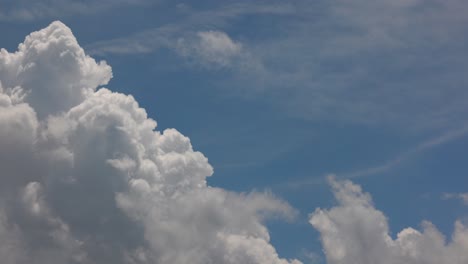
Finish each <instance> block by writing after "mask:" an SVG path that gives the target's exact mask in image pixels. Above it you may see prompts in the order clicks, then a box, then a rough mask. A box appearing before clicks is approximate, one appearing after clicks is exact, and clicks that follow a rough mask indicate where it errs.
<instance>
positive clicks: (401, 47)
mask: <svg viewBox="0 0 468 264" xmlns="http://www.w3.org/2000/svg"><path fill="white" fill-rule="evenodd" d="M179 9H181V11H180V12H182V13H183V14H184V15H181V16H180V19H178V21H176V22H174V21H172V22H169V23H168V24H162V25H159V26H158V27H156V28H153V29H148V30H145V31H142V32H139V33H135V34H133V35H129V36H123V37H119V38H116V39H111V40H105V41H100V42H97V43H94V44H90V45H89V46H88V47H87V48H88V49H89V50H90V51H91V52H92V53H94V54H99V55H103V56H105V54H115V53H119V54H131V53H134V52H153V51H156V50H158V49H161V48H163V49H169V50H173V51H174V50H176V52H177V48H174V47H176V46H177V41H178V40H180V39H183V40H184V41H183V42H184V45H183V46H186V47H192V49H191V50H192V53H190V54H192V56H187V53H184V52H179V53H178V54H179V55H182V58H183V59H188V60H193V59H194V58H196V57H197V58H198V59H200V60H203V58H205V61H206V59H207V57H206V56H205V57H203V56H200V54H202V53H200V50H201V49H200V48H198V49H196V48H193V47H196V46H197V45H199V44H200V43H201V42H200V39H199V38H197V37H193V36H197V34H200V32H209V31H210V30H211V31H214V32H223V33H224V34H226V35H227V36H228V37H229V38H230V39H231V40H232V41H233V42H234V43H241V44H242V49H241V51H242V53H243V54H248V56H243V57H242V56H241V57H242V58H244V62H243V63H238V64H236V65H234V66H235V67H237V68H241V67H245V65H246V64H247V65H250V68H248V70H247V71H232V73H231V74H230V75H229V78H230V81H229V82H224V83H220V84H217V85H216V86H217V87H220V88H221V89H223V88H224V89H225V90H229V91H232V90H235V89H237V90H239V91H240V92H239V94H241V95H242V96H243V95H245V94H248V95H249V96H252V97H255V96H258V95H259V94H263V93H264V92H267V93H270V94H274V95H275V96H271V97H270V101H271V103H272V104H274V105H276V106H278V107H279V108H280V109H283V112H284V114H285V115H292V116H294V117H299V118H302V119H305V120H334V121H336V122H341V123H358V124H366V125H371V126H374V125H377V126H382V125H383V126H390V127H398V129H400V130H406V131H414V130H421V129H439V128H449V129H452V128H454V127H455V125H456V124H457V123H458V122H459V121H460V120H461V119H463V117H464V116H465V115H466V114H467V112H468V109H467V108H466V107H465V103H464V102H465V101H466V99H468V93H467V92H466V89H465V87H466V86H467V85H468V80H467V79H466V77H465V74H464V72H465V71H466V70H467V69H468V63H466V61H465V60H463V58H464V57H465V56H466V54H468V49H467V48H466V47H467V46H468V45H466V44H467V43H468V38H466V37H465V36H466V35H467V34H466V33H467V32H466V27H465V26H464V25H465V23H466V22H468V21H467V20H468V19H467V18H466V16H465V14H466V12H467V11H468V5H467V4H466V2H464V1H461V0H449V1H443V2H441V1H431V0H420V1H404V2H403V1H397V2H395V1H393V2H391V3H390V2H388V1H368V0H359V1H353V2H350V1H342V0H335V1H315V2H313V3H311V2H310V1H295V2H293V3H288V4H284V3H279V2H276V3H275V2H272V3H268V4H266V3H261V4H258V3H250V2H249V3H247V2H241V3H236V4H226V5H221V6H220V5H215V4H214V5H212V6H210V7H209V8H206V7H205V8H203V7H202V8H191V7H190V6H188V5H182V6H179ZM252 17H253V18H252ZM255 17H257V18H258V20H256V19H255ZM247 18H248V19H250V21H251V22H252V23H250V24H249V25H250V27H251V30H252V31H255V32H256V34H257V35H262V36H263V38H256V37H255V36H256V35H244V36H242V37H241V38H238V37H237V36H236V35H233V34H230V31H231V30H232V29H235V28H236V27H237V26H239V25H242V23H243V21H245V20H244V19H247ZM265 19H267V20H268V21H270V23H269V27H268V28H267V27H264V26H263V24H261V23H260V22H259V23H258V24H256V22H257V21H263V20H265ZM205 46H206V47H208V46H209V45H208V46H207V45H206V44H204V47H205ZM182 50H184V49H182ZM185 50H190V49H185ZM179 51H180V49H179ZM195 51H196V52H195ZM194 54H198V55H196V56H194ZM205 54H207V53H205ZM211 58H213V57H211ZM219 60H220V61H223V60H224V61H225V59H223V57H222V56H219ZM211 61H212V62H213V60H212V59H211ZM218 65H219V62H218ZM235 67H234V68H235ZM234 68H233V69H234ZM246 73H248V74H246ZM233 88H235V89H233ZM221 92H222V91H221ZM285 97H286V98H288V100H284V98H285Z"/></svg>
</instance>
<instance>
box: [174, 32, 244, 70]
mask: <svg viewBox="0 0 468 264" xmlns="http://www.w3.org/2000/svg"><path fill="white" fill-rule="evenodd" d="M176 51H177V53H178V54H179V55H181V56H183V57H187V58H191V59H193V60H195V61H197V62H199V63H201V64H203V65H207V66H209V65H215V66H218V67H226V66H230V65H231V64H232V63H233V62H234V61H235V60H236V59H237V58H239V57H240V56H241V55H242V52H243V50H242V44H241V43H239V42H236V41H234V40H232V39H231V38H230V37H229V36H228V35H227V34H226V33H225V32H222V31H211V30H210V31H201V32H197V33H196V34H195V36H194V37H191V38H179V39H178V40H177V48H176Z"/></svg>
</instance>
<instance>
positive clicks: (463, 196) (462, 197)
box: [442, 193, 468, 205]
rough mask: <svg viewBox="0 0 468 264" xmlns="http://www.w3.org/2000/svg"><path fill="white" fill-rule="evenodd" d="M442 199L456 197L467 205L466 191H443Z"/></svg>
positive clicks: (467, 194)
mask: <svg viewBox="0 0 468 264" xmlns="http://www.w3.org/2000/svg"><path fill="white" fill-rule="evenodd" d="M442 199H444V200H448V199H457V200H460V201H462V202H463V204H465V205H468V193H444V194H442Z"/></svg>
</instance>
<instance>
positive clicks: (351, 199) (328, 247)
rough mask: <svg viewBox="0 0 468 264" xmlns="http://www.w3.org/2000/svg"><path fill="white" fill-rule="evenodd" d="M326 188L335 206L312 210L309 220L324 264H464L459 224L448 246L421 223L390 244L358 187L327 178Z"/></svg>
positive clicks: (466, 246)
mask: <svg viewBox="0 0 468 264" xmlns="http://www.w3.org/2000/svg"><path fill="white" fill-rule="evenodd" d="M329 182H330V185H331V187H332V190H333V194H334V195H335V198H336V200H337V202H338V204H337V205H336V206H335V207H332V208H331V209H320V208H318V209H316V210H315V212H314V213H312V214H311V215H310V223H311V224H312V226H314V228H316V229H317V230H318V231H319V233H320V236H321V241H322V245H323V248H324V253H325V256H326V259H327V263H328V264H357V263H359V264H375V263H379V264H386V263H389V264H390V263H391V264H400V263H401V264H413V263H415V264H416V263H418V264H419V263H424V264H431V263H434V264H436V263H453V264H462V263H467V262H468V253H467V252H468V243H467V241H468V228H467V227H466V226H465V225H464V224H463V223H462V222H460V221H457V222H455V230H454V231H453V234H452V237H451V239H450V241H446V238H445V237H444V235H443V234H441V233H440V231H438V230H437V228H436V227H435V226H433V225H432V224H431V223H430V222H427V221H424V222H423V223H422V227H423V230H422V231H418V230H416V229H413V228H405V229H403V230H402V231H400V232H399V233H398V234H397V236H396V238H395V239H394V238H392V237H391V236H390V233H389V227H388V220H387V218H386V216H385V215H384V214H383V213H382V212H381V211H378V210H377V209H376V208H375V207H374V205H373V203H372V199H371V196H370V195H369V194H368V193H364V192H363V191H362V189H361V187H360V186H359V185H356V184H354V183H352V182H350V181H336V180H335V179H333V178H330V179H329Z"/></svg>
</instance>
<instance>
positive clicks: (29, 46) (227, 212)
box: [0, 22, 299, 264]
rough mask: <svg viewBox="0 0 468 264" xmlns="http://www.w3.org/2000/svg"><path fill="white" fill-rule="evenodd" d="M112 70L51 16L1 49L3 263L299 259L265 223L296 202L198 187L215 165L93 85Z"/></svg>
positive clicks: (130, 101)
mask: <svg viewBox="0 0 468 264" xmlns="http://www.w3.org/2000/svg"><path fill="white" fill-rule="evenodd" d="M208 38H209V37H208ZM207 41H208V43H209V45H212V46H213V47H215V49H218V51H219V50H220V51H219V52H221V53H223V54H224V53H226V52H227V53H229V52H233V51H235V49H236V45H235V44H233V45H234V46H231V47H227V48H221V47H220V46H223V45H226V43H227V45H228V46H229V45H230V44H229V43H230V42H225V41H226V40H225V39H224V40H223V37H221V40H220V39H218V38H217V37H215V38H214V40H213V39H209V40H207ZM223 41H224V42H223ZM231 44H232V43H231ZM213 47H211V48H213ZM218 51H217V52H218ZM210 56H211V55H210ZM111 77H112V72H111V68H110V67H109V66H108V65H107V64H106V63H105V62H98V63H97V62H96V61H95V60H94V59H92V58H90V57H89V56H87V55H86V54H85V53H84V51H83V49H81V47H80V46H79V45H78V43H77V42H76V39H75V38H74V37H73V35H72V32H71V31H70V29H69V28H67V27H66V26H65V25H64V24H62V23H60V22H54V23H52V24H51V25H50V26H49V27H47V28H45V29H43V30H40V31H38V32H34V33H32V34H31V35H29V36H28V37H27V38H26V40H25V42H24V43H22V44H20V46H19V49H18V51H17V52H15V53H9V52H7V51H6V50H2V51H1V53H0V82H1V85H0V87H1V88H0V168H2V173H1V176H0V180H1V183H2V184H1V185H0V205H1V206H0V209H1V210H0V235H1V236H2V239H1V241H0V258H1V259H2V263H5V264H13V263H14V264H18V263H20V264H22V263H32V262H34V263H39V264H42V263H52V264H53V263H83V264H91V263H132V264H133V263H160V264H166V263H171V264H172V263H177V264H184V263H192V264H197V263H200V264H202V263H226V264H230V263H232V264H234V263H251V264H274V263H277V264H286V263H296V264H297V263H299V262H298V261H297V260H290V261H288V260H285V259H282V258H280V257H279V256H278V254H277V253H276V250H275V248H274V247H273V246H272V245H271V244H270V242H269V241H270V237H269V233H268V230H267V228H266V226H265V225H264V223H263V222H264V221H265V220H266V219H267V218H271V217H277V216H279V217H284V218H287V219H290V218H292V217H294V215H295V214H296V213H295V210H294V209H292V208H291V207H290V206H289V205H288V204H287V203H286V202H283V201H282V200H280V199H278V198H275V197H274V196H273V195H271V194H269V193H256V192H254V193H250V194H238V193H233V192H229V191H226V190H224V189H220V188H214V187H210V186H208V185H207V183H206V177H208V176H210V175H211V174H212V173H213V169H212V167H211V166H210V164H209V163H208V159H207V158H206V157H205V156H204V155H203V154H202V153H200V152H197V151H194V150H193V148H192V145H191V143H190V140H189V139H188V138H187V137H185V136H183V135H181V134H180V133H179V132H178V131H177V130H175V129H167V130H165V131H163V132H159V131H156V130H155V129H156V122H155V121H154V120H152V119H150V118H148V117H147V114H146V111H145V110H144V109H142V108H140V107H139V105H138V103H137V102H136V101H135V99H134V98H133V97H132V96H129V95H124V94H120V93H115V92H112V91H110V90H108V89H106V88H101V89H97V88H98V86H100V85H104V84H106V83H107V82H108V81H109V80H110V78H111Z"/></svg>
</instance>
